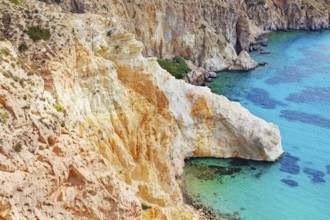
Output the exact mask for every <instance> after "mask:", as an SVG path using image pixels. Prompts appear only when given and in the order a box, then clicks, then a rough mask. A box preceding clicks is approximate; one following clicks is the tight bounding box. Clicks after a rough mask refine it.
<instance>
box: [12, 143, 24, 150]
mask: <svg viewBox="0 0 330 220" xmlns="http://www.w3.org/2000/svg"><path fill="white" fill-rule="evenodd" d="M13 148H14V151H16V152H21V151H22V144H21V143H17V144H15V146H14V147H13Z"/></svg>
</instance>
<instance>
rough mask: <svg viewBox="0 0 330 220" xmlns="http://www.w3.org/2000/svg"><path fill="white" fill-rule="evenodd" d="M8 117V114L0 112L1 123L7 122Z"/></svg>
mask: <svg viewBox="0 0 330 220" xmlns="http://www.w3.org/2000/svg"><path fill="white" fill-rule="evenodd" d="M8 118H9V116H8V114H7V113H0V119H1V121H2V123H3V124H6V123H7V120H8Z"/></svg>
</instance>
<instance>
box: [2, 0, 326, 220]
mask: <svg viewBox="0 0 330 220" xmlns="http://www.w3.org/2000/svg"><path fill="white" fill-rule="evenodd" d="M263 2H264V3H265V4H256V3H257V1H239V0H234V1H223V0H221V1H200V0H189V1H178V0H157V1H146V0H139V1H138V0H132V1H116V0H113V1H112V0H111V1H102V0H101V1H97V2H95V1H92V0H85V1H81V0H63V1H52V0H46V1H35V0H22V1H17V0H0V6H1V7H0V60H1V65H0V82H1V85H0V130H1V131H2V132H1V133H0V140H1V141H0V178H1V181H2V182H1V184H2V187H1V188H0V216H1V218H4V219H52V218H55V217H57V218H60V219H63V220H70V219H81V220H87V219H183V220H191V219H198V213H197V212H196V211H195V210H194V209H192V208H191V207H189V206H187V205H186V203H185V202H184V201H183V197H182V194H181V190H180V187H179V183H178V181H177V177H178V176H180V174H181V173H182V170H183V166H184V159H185V158H189V157H216V158H233V157H239V158H245V159H253V160H263V161H275V160H277V159H278V158H279V157H280V156H281V155H282V154H283V149H282V145H281V136H280V131H279V129H278V127H277V126H276V125H274V124H272V123H269V122H266V121H264V120H262V119H260V118H258V117H256V116H254V115H252V114H251V113H250V112H249V111H248V110H246V109H245V108H243V107H242V106H241V105H240V104H239V103H237V102H231V101H229V100H228V99H227V98H226V97H223V96H219V95H216V94H213V93H212V92H211V91H210V89H208V88H205V87H196V86H193V85H190V84H188V83H185V82H184V81H182V80H177V79H175V78H174V77H173V76H172V75H170V74H169V73H168V72H167V71H166V70H164V69H163V68H161V67H160V65H159V63H158V62H157V60H158V59H163V58H164V57H170V56H173V55H175V56H176V55H180V56H182V57H185V58H186V60H190V61H191V66H190V68H191V69H195V70H196V71H197V70H198V71H204V70H205V71H206V72H203V73H202V77H201V76H200V75H198V74H195V75H194V76H192V77H191V78H189V79H187V80H188V81H189V82H190V83H192V84H199V83H200V80H205V79H207V80H208V79H210V78H212V77H216V74H215V72H217V71H220V70H224V69H227V68H229V67H231V68H232V70H239V69H246V70H247V69H251V68H255V67H256V66H257V65H258V64H257V63H256V62H255V61H253V60H252V59H251V57H250V56H249V55H248V53H247V52H246V51H248V50H249V46H250V42H252V41H253V39H252V38H253V36H254V33H260V31H262V30H265V29H266V30H278V29H281V28H291V27H297V28H300V29H303V28H307V27H309V28H312V29H313V30H314V29H315V30H316V29H319V28H323V27H325V23H326V24H327V25H328V23H329V21H328V19H329V16H328V13H326V12H325V11H326V10H327V9H324V8H323V5H322V9H321V8H319V7H316V6H317V5H316V4H317V2H316V1H312V3H313V4H315V6H313V7H314V9H313V10H312V8H311V7H307V8H301V7H298V9H297V10H296V11H295V10H293V9H295V6H296V5H297V4H300V3H301V2H300V1H299V3H297V2H296V1H290V4H287V1H284V2H286V3H285V4H284V3H283V1H280V2H281V4H273V3H276V2H278V1H275V2H272V1H270V0H267V1H263ZM282 3H283V4H284V6H287V8H288V12H290V16H289V17H290V19H291V18H292V19H293V18H294V19H293V20H292V21H291V20H290V21H289V20H288V17H287V14H282V12H281V11H282V10H283V9H285V8H283V7H284V6H283V4H282ZM291 3H292V4H291ZM301 4H303V5H304V7H305V5H306V6H308V5H310V4H311V3H301ZM318 4H319V3H318ZM276 5H277V6H276ZM320 7H321V6H320ZM298 12H299V13H301V15H302V16H301V17H303V18H304V20H303V21H304V22H303V21H301V19H298V18H297V19H296V16H291V15H296V13H298ZM304 14H306V16H305V15H304ZM299 15H300V14H299ZM325 15H326V16H325ZM219 18H221V19H219ZM274 18H276V19H274ZM298 21H299V22H298ZM301 22H303V24H302V23H301ZM135 36H137V37H135ZM136 38H137V39H136ZM188 65H190V64H188ZM198 68H203V69H198ZM194 78H197V80H195V82H194V80H193V79H194ZM187 200H189V199H187ZM187 202H190V201H187ZM191 203H193V202H191ZM196 207H198V206H196ZM199 207H201V206H199ZM202 209H203V210H204V207H202ZM205 210H206V209H205ZM207 213H208V214H207ZM213 214H214V213H210V211H204V215H209V218H212V215H213ZM220 217H221V218H222V217H223V216H220ZM234 217H235V216H234ZM236 217H237V216H236ZM236 217H235V218H236Z"/></svg>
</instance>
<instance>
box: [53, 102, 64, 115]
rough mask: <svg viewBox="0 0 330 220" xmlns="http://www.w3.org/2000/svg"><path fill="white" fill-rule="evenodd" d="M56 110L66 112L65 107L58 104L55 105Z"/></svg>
mask: <svg viewBox="0 0 330 220" xmlns="http://www.w3.org/2000/svg"><path fill="white" fill-rule="evenodd" d="M54 108H55V109H56V110H57V111H58V112H63V113H64V112H65V109H64V107H63V106H61V105H60V104H58V103H56V104H55V105H54Z"/></svg>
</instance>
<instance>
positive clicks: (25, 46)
mask: <svg viewBox="0 0 330 220" xmlns="http://www.w3.org/2000/svg"><path fill="white" fill-rule="evenodd" d="M27 49H28V46H27V45H26V43H21V44H20V45H19V46H18V50H19V51H20V52H24V51H26V50H27Z"/></svg>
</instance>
